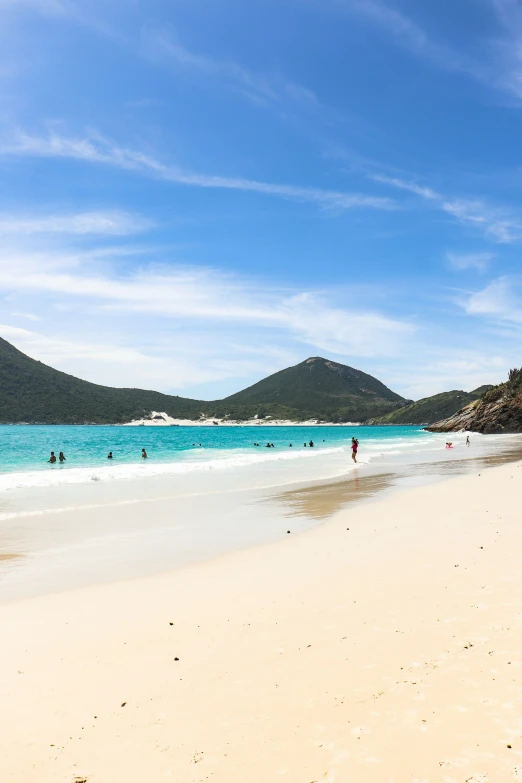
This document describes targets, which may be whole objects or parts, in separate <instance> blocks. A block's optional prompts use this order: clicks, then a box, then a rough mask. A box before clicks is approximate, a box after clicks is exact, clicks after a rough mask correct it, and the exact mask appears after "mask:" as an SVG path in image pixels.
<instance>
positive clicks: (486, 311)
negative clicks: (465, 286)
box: [462, 277, 522, 324]
mask: <svg viewBox="0 0 522 783" xmlns="http://www.w3.org/2000/svg"><path fill="white" fill-rule="evenodd" d="M521 305H522V298H521V296H520V286H519V285H517V284H516V282H515V281H512V280H510V279H509V278H507V277H499V278H498V279H497V280H494V281H493V282H491V283H490V284H489V285H487V286H486V287H485V288H483V289H482V290H481V291H476V292H475V293H473V294H471V295H470V296H469V297H467V298H466V299H464V300H463V302H462V306H463V308H464V310H465V311H466V313H468V314H469V315H478V316H485V317H488V318H492V319H496V320H498V321H506V322H511V323H515V324H522V307H521Z"/></svg>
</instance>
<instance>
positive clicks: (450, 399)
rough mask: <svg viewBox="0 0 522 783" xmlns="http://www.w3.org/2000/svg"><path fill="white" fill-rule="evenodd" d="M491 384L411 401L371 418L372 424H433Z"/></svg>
mask: <svg viewBox="0 0 522 783" xmlns="http://www.w3.org/2000/svg"><path fill="white" fill-rule="evenodd" d="M491 388H493V387H492V386H481V387H480V388H479V389H475V390H474V391H471V392H465V391H461V390H455V391H449V392H442V394H434V395H433V396H432V397H424V398H423V399H422V400H417V402H412V403H411V404H410V405H406V406H405V407H404V408H400V409H399V410H396V411H392V412H391V413H387V414H386V415H385V416H380V417H378V418H377V419H373V420H372V424H419V425H422V424H433V423H434V422H436V421H439V420H440V419H446V418H448V417H449V416H453V414H454V413H456V412H457V411H458V410H460V409H461V408H463V407H464V406H465V405H469V403H470V402H475V401H476V400H478V399H480V397H481V396H482V395H483V394H484V393H485V392H486V391H488V390H489V389H491Z"/></svg>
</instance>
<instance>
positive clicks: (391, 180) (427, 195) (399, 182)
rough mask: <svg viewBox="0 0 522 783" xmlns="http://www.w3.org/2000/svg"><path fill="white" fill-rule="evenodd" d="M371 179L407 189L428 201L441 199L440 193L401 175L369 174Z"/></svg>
mask: <svg viewBox="0 0 522 783" xmlns="http://www.w3.org/2000/svg"><path fill="white" fill-rule="evenodd" d="M368 176H369V178H370V179H372V180H373V181H374V182H382V183H383V184H384V185H391V186H392V187H394V188H398V189H399V190H406V191H408V192H409V193H414V194H415V195H416V196H420V197H421V198H424V199H427V200H428V201H437V200H439V199H441V196H440V195H439V193H437V192H436V191H435V190H432V189H431V188H428V187H426V186H425V185H418V184H417V183H416V182H410V181H408V180H405V179H400V178H399V177H389V176H387V175H386V174H369V175H368Z"/></svg>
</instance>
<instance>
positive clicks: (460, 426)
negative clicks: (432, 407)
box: [426, 369, 522, 434]
mask: <svg viewBox="0 0 522 783" xmlns="http://www.w3.org/2000/svg"><path fill="white" fill-rule="evenodd" d="M426 429H427V430H428V431H429V432H456V431H458V430H471V431H473V432H482V433H484V434H490V433H501V432H522V369H520V370H510V372H509V379H508V381H507V383H502V384H500V386H494V387H493V388H492V389H490V390H489V391H487V392H486V393H485V394H484V396H483V397H482V398H481V399H480V400H477V401H476V402H472V403H471V404H469V405H466V406H465V407H464V408H461V410H460V411H457V413H455V414H454V415H453V416H450V417H449V418H447V419H442V421H437V422H435V424H432V425H431V426H429V427H426Z"/></svg>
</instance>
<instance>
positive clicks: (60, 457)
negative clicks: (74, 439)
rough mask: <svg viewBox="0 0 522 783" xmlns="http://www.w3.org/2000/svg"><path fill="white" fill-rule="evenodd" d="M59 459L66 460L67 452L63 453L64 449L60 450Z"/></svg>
mask: <svg viewBox="0 0 522 783" xmlns="http://www.w3.org/2000/svg"><path fill="white" fill-rule="evenodd" d="M58 459H59V460H60V462H65V454H64V453H63V451H60V453H59V455H58Z"/></svg>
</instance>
